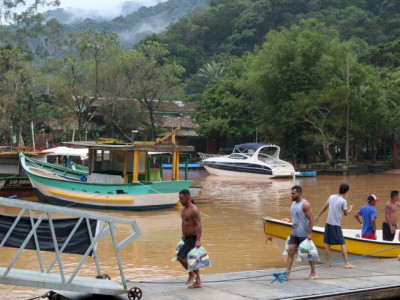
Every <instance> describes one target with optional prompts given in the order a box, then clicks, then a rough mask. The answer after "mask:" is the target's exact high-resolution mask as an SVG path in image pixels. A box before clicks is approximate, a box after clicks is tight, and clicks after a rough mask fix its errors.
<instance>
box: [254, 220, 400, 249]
mask: <svg viewBox="0 0 400 300" xmlns="http://www.w3.org/2000/svg"><path fill="white" fill-rule="evenodd" d="M262 219H263V223H264V232H265V234H266V235H267V236H268V237H272V238H274V239H273V240H274V241H275V242H276V244H277V246H278V248H279V249H280V250H281V251H282V252H283V250H284V248H285V242H286V239H287V237H288V236H289V235H290V232H291V231H292V223H290V222H287V221H288V220H277V219H273V218H270V217H264V218H262ZM324 230H325V228H324V227H317V226H314V227H313V234H312V240H313V242H314V244H315V246H316V247H317V248H318V250H320V249H325V244H324ZM399 231H400V230H397V232H396V236H395V238H394V239H395V240H394V241H393V242H388V241H383V240H382V230H377V231H376V238H377V239H376V240H368V239H363V238H361V229H343V236H344V239H345V242H346V248H347V252H348V253H349V254H350V255H365V256H372V257H398V256H399V255H400V242H399V240H398V235H399ZM331 250H332V251H335V252H341V247H340V245H335V246H331Z"/></svg>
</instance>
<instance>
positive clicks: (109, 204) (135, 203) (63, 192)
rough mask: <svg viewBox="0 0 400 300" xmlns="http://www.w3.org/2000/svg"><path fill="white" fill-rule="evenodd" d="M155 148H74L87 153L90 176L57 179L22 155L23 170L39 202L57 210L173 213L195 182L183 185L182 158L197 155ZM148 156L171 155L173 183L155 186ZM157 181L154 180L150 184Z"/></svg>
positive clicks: (137, 144)
mask: <svg viewBox="0 0 400 300" xmlns="http://www.w3.org/2000/svg"><path fill="white" fill-rule="evenodd" d="M175 132H176V130H175V131H174V132H173V133H171V135H173V136H172V137H171V140H172V143H170V144H163V143H162V142H163V141H165V139H166V138H164V139H163V140H158V141H156V142H135V143H134V144H133V145H132V144H118V145H117V144H115V145H114V144H99V143H96V142H70V143H67V144H68V145H70V146H75V147H78V146H80V147H84V148H88V149H89V173H88V174H87V175H82V174H77V173H76V171H75V170H69V171H68V173H67V174H56V173H54V172H53V171H51V170H46V169H43V168H40V167H39V165H38V164H36V165H35V161H34V160H32V159H29V158H27V157H26V156H24V155H23V154H22V153H21V154H20V159H21V165H22V167H23V168H24V170H25V172H26V174H27V175H28V177H29V179H30V180H31V183H32V186H33V187H34V190H35V193H36V196H37V197H38V199H39V200H40V201H46V202H50V203H52V204H56V205H67V206H79V207H88V208H100V209H119V210H150V209H159V208H167V207H173V206H174V205H175V204H176V203H177V202H178V192H179V191H180V190H182V189H189V187H190V185H191V181H189V180H179V166H178V165H179V153H180V152H183V151H193V150H194V149H193V147H192V146H178V145H176V144H175V136H174V133H175ZM149 152H169V153H172V160H173V162H172V164H173V168H172V180H166V181H162V175H161V176H160V174H159V175H158V176H156V177H159V179H160V180H161V181H155V180H154V179H153V178H154V174H152V173H151V168H150V163H151V158H150V157H149ZM152 177H153V178H152Z"/></svg>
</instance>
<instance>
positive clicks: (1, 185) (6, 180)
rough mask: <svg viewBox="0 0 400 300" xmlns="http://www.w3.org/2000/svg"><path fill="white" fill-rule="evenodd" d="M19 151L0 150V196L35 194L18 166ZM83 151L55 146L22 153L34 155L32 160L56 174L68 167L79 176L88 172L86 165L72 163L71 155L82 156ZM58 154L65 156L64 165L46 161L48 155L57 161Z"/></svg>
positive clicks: (29, 195) (28, 195) (64, 172)
mask: <svg viewBox="0 0 400 300" xmlns="http://www.w3.org/2000/svg"><path fill="white" fill-rule="evenodd" d="M19 152H20V151H18V150H15V151H7V152H0V197H10V196H16V197H18V198H21V197H31V196H34V195H35V191H34V189H33V187H32V185H31V182H30V180H29V178H28V177H27V175H26V174H25V172H24V170H23V169H22V167H21V166H20V162H19ZM84 153H85V149H72V148H67V147H56V148H52V149H47V150H43V151H27V152H24V155H25V156H27V157H35V159H33V161H35V164H36V165H37V166H40V168H42V169H45V170H48V171H53V172H54V173H56V174H66V173H68V170H70V169H74V170H78V171H79V172H77V173H76V174H78V175H77V176H78V178H80V177H81V176H82V175H83V174H87V173H88V169H87V167H84V166H80V165H77V164H75V163H73V162H72V157H76V156H79V157H80V158H82V156H83V155H84ZM86 153H87V149H86ZM60 156H62V157H64V158H65V166H62V165H59V164H50V163H47V161H48V158H49V157H56V160H57V161H58V157H60ZM83 159H85V157H83V158H82V160H83Z"/></svg>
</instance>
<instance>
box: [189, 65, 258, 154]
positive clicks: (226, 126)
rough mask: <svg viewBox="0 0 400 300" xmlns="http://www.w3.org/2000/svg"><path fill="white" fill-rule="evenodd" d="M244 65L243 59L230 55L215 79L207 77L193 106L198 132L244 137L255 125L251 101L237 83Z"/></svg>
mask: <svg viewBox="0 0 400 300" xmlns="http://www.w3.org/2000/svg"><path fill="white" fill-rule="evenodd" d="M245 69H246V59H233V60H232V61H231V62H230V63H229V64H228V66H227V67H226V68H225V71H224V75H223V76H222V77H220V78H219V79H218V80H216V79H214V80H210V81H209V82H208V84H207V86H206V90H205V91H204V93H203V95H202V98H201V100H200V101H199V102H198V106H197V108H196V114H195V118H196V120H197V122H198V123H199V126H200V127H199V132H200V133H201V134H203V135H205V136H207V137H210V138H214V139H216V140H217V141H218V142H219V144H220V145H221V146H223V145H224V144H225V141H227V140H231V141H243V140H248V139H249V136H253V135H254V131H255V128H256V125H255V122H254V121H255V120H254V117H253V116H254V114H255V110H254V107H253V106H252V103H251V102H250V101H249V99H247V98H246V97H245V96H244V95H243V93H241V92H240V90H239V89H238V87H237V82H238V81H239V79H240V78H242V76H243V73H244V71H245Z"/></svg>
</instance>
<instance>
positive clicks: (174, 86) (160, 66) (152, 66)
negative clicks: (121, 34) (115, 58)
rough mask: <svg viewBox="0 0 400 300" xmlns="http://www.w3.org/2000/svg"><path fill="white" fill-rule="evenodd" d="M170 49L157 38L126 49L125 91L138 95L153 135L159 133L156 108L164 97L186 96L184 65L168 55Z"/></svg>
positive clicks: (174, 98)
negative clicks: (138, 46)
mask: <svg viewBox="0 0 400 300" xmlns="http://www.w3.org/2000/svg"><path fill="white" fill-rule="evenodd" d="M167 54H168V51H167V50H166V49H165V46H164V45H162V44H159V43H157V42H149V43H147V44H145V45H142V46H141V47H140V48H139V49H138V50H136V49H134V50H132V51H130V52H129V53H127V55H126V57H125V59H126V61H125V63H124V66H123V69H122V70H121V71H122V72H123V74H125V85H126V86H125V95H126V98H128V99H136V100H137V101H139V102H140V103H141V105H142V106H143V107H144V108H145V110H146V111H147V113H148V116H149V121H150V126H151V134H152V138H153V139H155V137H156V112H157V111H158V109H159V107H160V105H161V102H162V101H170V100H177V99H180V98H181V97H182V96H183V89H184V85H183V83H182V80H181V76H182V74H183V72H184V69H183V68H182V67H181V66H180V65H178V64H177V63H175V62H170V61H168V60H167V59H166V55H167Z"/></svg>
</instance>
